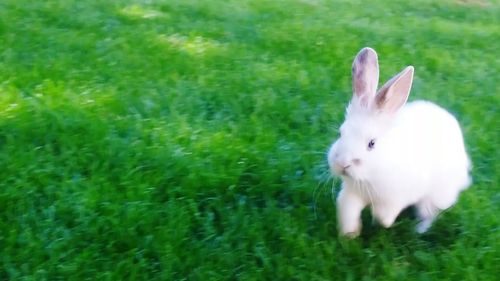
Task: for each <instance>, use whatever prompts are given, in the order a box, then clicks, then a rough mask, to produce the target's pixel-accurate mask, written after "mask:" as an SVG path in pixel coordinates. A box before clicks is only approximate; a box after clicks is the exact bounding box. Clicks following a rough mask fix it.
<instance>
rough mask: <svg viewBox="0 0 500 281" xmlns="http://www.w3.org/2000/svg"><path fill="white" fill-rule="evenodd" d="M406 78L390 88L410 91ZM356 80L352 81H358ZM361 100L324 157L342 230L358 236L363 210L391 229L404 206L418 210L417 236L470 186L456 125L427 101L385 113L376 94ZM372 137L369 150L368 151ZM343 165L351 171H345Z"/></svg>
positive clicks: (352, 107)
mask: <svg viewBox="0 0 500 281" xmlns="http://www.w3.org/2000/svg"><path fill="white" fill-rule="evenodd" d="M364 50H365V49H364ZM365 51H366V50H365ZM368 51H370V52H373V53H374V51H373V50H371V49H369V50H368ZM360 53H361V52H360ZM365 55H366V54H365ZM369 55H370V54H369ZM358 56H359V54H358ZM375 58H376V55H375ZM355 62H356V60H355ZM357 63H358V65H357V66H356V67H360V66H359V62H357ZM361 67H362V66H361ZM377 67H378V64H377ZM405 71H407V70H405ZM377 75H378V69H377ZM408 75H411V77H409V78H410V79H409V81H410V82H409V85H408V79H406V82H404V83H403V82H402V83H400V84H399V86H398V87H394V88H395V89H401V88H404V87H403V86H406V87H407V88H408V93H406V94H409V88H410V87H411V78H412V75H413V69H411V74H408ZM407 78H408V76H407ZM356 79H357V78H353V80H354V81H353V83H358V82H360V81H356ZM362 79H364V78H362ZM396 80H397V79H396ZM361 82H362V81H361ZM390 83H394V84H397V83H398V82H397V81H396V82H394V81H392V82H391V81H390V82H388V83H387V84H386V85H388V86H389V88H390V87H392V85H391V84H390ZM405 83H406V84H405ZM384 87H386V86H384ZM398 91H401V90H398ZM403 92H404V91H403ZM397 94H398V95H399V93H397ZM402 94H403V95H404V94H405V93H402ZM367 95H369V100H370V101H369V103H368V105H366V104H364V105H362V104H361V103H359V102H358V101H359V100H360V98H359V96H360V95H356V94H355V95H353V100H352V101H351V104H350V106H349V107H348V109H347V113H346V120H345V122H344V123H343V124H342V126H341V128H340V131H341V137H340V138H339V139H338V140H337V141H336V142H335V143H334V144H333V145H332V147H331V148H330V151H329V153H328V163H329V166H330V169H331V171H332V172H333V173H334V174H336V175H339V176H341V178H342V181H343V184H342V190H341V191H340V193H339V195H338V198H337V208H338V219H339V225H340V233H341V234H342V235H347V236H351V237H355V236H357V235H359V233H360V231H361V220H360V214H361V211H362V210H363V209H364V208H365V207H366V206H370V207H371V209H372V214H373V216H374V217H375V218H376V219H377V220H378V221H379V222H380V223H381V224H382V225H383V226H384V227H390V226H391V225H392V224H393V222H394V220H395V219H396V217H397V216H398V214H399V213H400V212H401V211H402V210H403V209H404V208H406V207H408V206H410V205H415V206H416V208H417V212H418V216H419V218H420V220H421V222H420V224H419V225H418V226H417V231H418V232H420V233H421V232H425V231H426V230H427V229H428V228H429V227H430V226H431V224H432V221H433V220H434V219H435V217H436V216H437V214H438V213H439V212H440V211H441V210H444V209H447V208H449V207H451V206H452V205H453V204H454V203H455V202H456V201H457V198H458V195H459V193H460V192H461V191H462V190H464V189H465V188H467V187H468V186H469V184H470V183H471V179H470V176H469V170H470V161H469V157H468V156H467V153H466V150H465V147H464V142H463V137H462V132H461V130H460V126H459V124H458V122H457V120H456V119H455V118H454V117H453V116H452V115H451V114H450V113H448V112H447V111H446V110H444V109H443V108H441V107H439V106H437V105H435V104H433V103H431V102H427V101H415V102H411V103H407V104H406V105H403V106H401V107H400V108H399V109H398V110H397V111H395V112H389V111H388V110H385V109H384V108H383V107H380V105H379V107H377V105H376V103H375V99H376V95H375V93H368V94H367ZM367 95H365V97H364V98H365V99H366V96H367ZM378 95H380V93H379V94H378ZM399 99H400V100H401V97H399ZM404 101H406V100H404ZM403 104H404V103H403ZM371 139H375V146H374V148H373V149H371V150H369V149H368V148H367V144H368V143H369V142H370V140H371ZM354 159H357V160H354ZM342 166H349V167H348V168H347V169H346V170H345V174H342V170H343V169H342Z"/></svg>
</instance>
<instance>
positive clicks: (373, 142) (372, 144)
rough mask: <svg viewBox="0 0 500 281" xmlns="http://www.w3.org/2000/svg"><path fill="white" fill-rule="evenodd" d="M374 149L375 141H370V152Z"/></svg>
mask: <svg viewBox="0 0 500 281" xmlns="http://www.w3.org/2000/svg"><path fill="white" fill-rule="evenodd" d="M373 148H375V139H372V140H370V142H369V143H368V150H372V149H373Z"/></svg>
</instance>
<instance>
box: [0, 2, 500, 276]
mask: <svg viewBox="0 0 500 281" xmlns="http://www.w3.org/2000/svg"><path fill="white" fill-rule="evenodd" d="M499 14H500V5H499V3H498V2H497V1H487V0H481V1H479V0H470V1H459V0H456V1H455V0H443V1H430V0H428V1H425V0H422V1H392V2H391V4H389V3H387V1H322V0H290V1H284V0H281V1H273V0H256V1H250V0H231V1H223V0H219V1H196V0H188V1H186V0H168V1H167V0H165V1H154V0H153V1H139V0H136V1H126V0H115V1H99V0H85V1H77V0H53V1H27V0H3V1H1V2H0V167H2V168H1V169H0V179H1V180H0V279H1V280H497V278H498V275H499V274H500V269H499V268H500V267H499V264H500V251H499V250H500V243H499V241H500V230H499V218H498V214H499V213H500V208H499V205H500V192H499V187H498V183H499V182H500V172H499V171H500V167H499V162H498V159H500V153H499V149H498V145H499V144H500V143H499V139H500V122H499V120H500V114H499V110H498V109H499V107H498V106H499V104H500V89H499V86H498V85H499V84H498V76H499V73H500V62H499V59H498V55H499V53H500V48H499V44H498V38H500V28H499V26H500V18H499V17H498V15H499ZM364 46H371V47H373V48H375V49H376V50H377V51H378V52H379V57H380V66H381V80H386V79H387V78H389V76H391V75H393V74H394V73H396V72H397V71H399V70H400V69H402V68H403V67H404V66H405V65H408V64H412V65H414V66H415V69H416V78H415V83H414V88H413V91H412V96H411V99H427V100H431V101H435V102H437V103H439V104H440V105H442V106H444V107H446V108H448V109H449V110H450V111H452V112H453V113H454V114H455V115H456V116H457V117H458V119H459V121H460V122H461V124H462V127H463V130H464V134H465V137H466V142H467V145H468V150H469V152H470V154H471V157H472V159H473V162H474V172H473V175H474V181H475V183H474V185H473V186H472V187H471V188H470V189H469V190H467V191H466V192H465V193H463V194H462V196H461V198H460V202H459V203H458V204H457V205H456V206H455V207H453V208H452V209H450V210H449V211H447V212H446V213H445V214H443V215H442V216H441V217H440V218H439V220H438V221H437V223H436V224H435V225H434V226H433V228H432V229H431V230H430V231H429V233H427V234H425V235H422V236H419V235H417V234H415V233H414V231H413V228H414V226H415V224H416V221H415V219H414V218H412V216H411V215H402V216H401V217H400V218H399V220H398V222H397V223H396V225H395V226H394V227H393V228H391V229H388V230H386V229H382V228H381V227H379V226H377V225H372V224H371V222H370V220H371V218H370V215H369V213H366V214H364V220H365V223H364V225H365V228H364V230H363V234H362V236H361V237H360V238H359V239H356V240H343V239H339V238H338V233H337V223H336V219H335V217H336V215H335V204H334V202H333V201H332V194H331V191H330V189H331V186H332V184H334V185H335V186H336V188H335V189H336V190H337V189H338V188H337V187H338V184H339V182H338V181H333V183H332V180H329V179H328V177H327V176H326V175H327V171H328V169H327V165H326V160H325V153H326V150H327V148H328V146H329V145H330V144H331V142H332V141H333V140H334V139H335V137H336V128H337V126H338V125H339V124H340V123H341V122H342V119H343V113H344V106H345V105H346V103H347V101H348V100H349V98H350V95H351V91H350V66H351V62H352V59H353V57H354V55H355V54H356V53H357V51H358V50H359V49H360V48H362V47H364Z"/></svg>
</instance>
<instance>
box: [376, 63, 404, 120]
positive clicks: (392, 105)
mask: <svg viewBox="0 0 500 281" xmlns="http://www.w3.org/2000/svg"><path fill="white" fill-rule="evenodd" d="M412 81H413V67H412V66H408V67H406V68H405V69H404V70H403V71H401V72H400V73H399V74H398V75H396V76H394V77H393V78H391V79H390V80H389V81H387V83H385V85H384V86H383V87H382V88H380V90H379V91H378V93H377V95H376V96H375V105H376V107H377V108H378V109H379V110H381V111H384V112H389V113H392V112H396V111H397V110H398V109H399V108H401V107H402V106H403V105H404V104H405V103H406V101H407V100H408V96H409V95H410V89H411V85H412Z"/></svg>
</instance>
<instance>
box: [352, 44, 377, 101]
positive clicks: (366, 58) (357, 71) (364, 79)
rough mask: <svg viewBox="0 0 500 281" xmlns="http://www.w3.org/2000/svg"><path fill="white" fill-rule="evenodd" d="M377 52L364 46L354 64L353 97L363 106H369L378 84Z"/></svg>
mask: <svg viewBox="0 0 500 281" xmlns="http://www.w3.org/2000/svg"><path fill="white" fill-rule="evenodd" d="M378 76H379V73H378V58H377V53H376V52H375V51H374V50H373V49H370V48H363V49H362V50H361V51H360V52H359V53H358V55H357V56H356V58H355V59H354V62H353V64H352V88H353V92H354V95H353V99H357V103H358V104H359V105H361V106H368V105H369V103H370V101H371V99H372V98H373V96H375V92H376V90H377V84H378Z"/></svg>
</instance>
